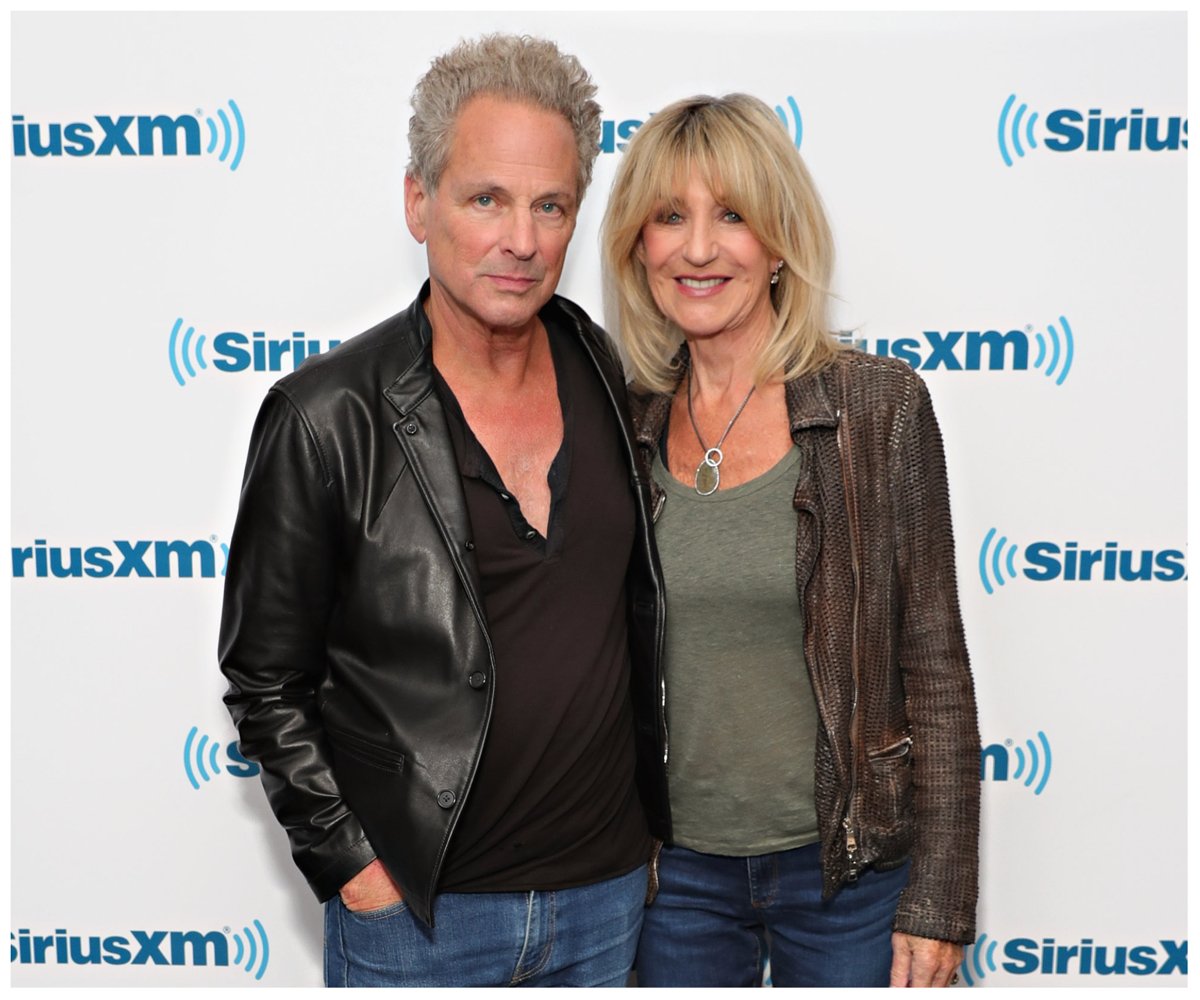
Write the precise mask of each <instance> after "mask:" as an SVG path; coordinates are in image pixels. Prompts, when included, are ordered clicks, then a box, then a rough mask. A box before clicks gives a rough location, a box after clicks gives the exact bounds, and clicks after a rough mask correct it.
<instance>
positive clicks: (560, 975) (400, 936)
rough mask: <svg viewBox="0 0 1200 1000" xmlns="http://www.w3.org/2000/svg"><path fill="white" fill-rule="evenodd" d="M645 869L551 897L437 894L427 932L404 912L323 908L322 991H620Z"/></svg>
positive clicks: (336, 902)
mask: <svg viewBox="0 0 1200 1000" xmlns="http://www.w3.org/2000/svg"><path fill="white" fill-rule="evenodd" d="M645 901H646V866H645V865H642V866H641V867H639V868H636V869H635V870H634V871H632V872H630V873H629V874H628V875H622V876H620V877H618V878H613V879H607V880H606V881H604V882H596V883H593V884H592V885H584V886H578V887H576V888H573V889H557V890H554V891H552V892H478V893H472V892H446V893H442V894H441V895H439V896H438V897H437V900H436V901H435V902H434V920H435V923H436V926H435V927H433V928H429V927H427V926H426V925H425V924H424V923H423V922H422V921H421V920H419V919H418V918H417V917H415V916H413V914H412V913H411V912H409V909H408V906H407V905H406V904H404V903H397V904H395V905H394V906H388V907H384V908H383V909H381V910H370V911H368V912H366V913H352V912H350V911H349V910H347V909H346V907H345V906H344V905H343V903H342V901H341V899H340V898H339V897H337V896H334V897H333V899H331V900H330V901H329V902H328V903H326V904H325V985H326V986H624V985H625V981H626V979H628V977H629V970H630V968H631V967H632V965H633V956H634V952H635V951H636V949H637V940H638V931H639V930H640V929H641V925H642V914H643V912H645Z"/></svg>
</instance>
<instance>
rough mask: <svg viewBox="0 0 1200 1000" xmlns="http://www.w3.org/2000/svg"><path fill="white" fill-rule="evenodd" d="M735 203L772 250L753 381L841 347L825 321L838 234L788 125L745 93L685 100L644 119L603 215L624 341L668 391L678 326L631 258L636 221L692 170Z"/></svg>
mask: <svg viewBox="0 0 1200 1000" xmlns="http://www.w3.org/2000/svg"><path fill="white" fill-rule="evenodd" d="M693 169H694V170H696V171H698V172H699V173H700V175H701V176H702V177H703V178H704V180H705V181H706V183H707V184H708V186H709V188H710V189H711V190H712V192H713V195H714V196H715V197H716V198H717V200H718V201H720V203H721V204H722V205H724V206H725V207H727V208H729V209H731V210H732V211H734V212H737V213H738V215H740V216H741V217H742V218H743V219H744V220H745V222H746V224H747V225H748V226H749V227H750V230H751V232H753V233H754V235H755V237H756V238H757V239H758V241H759V242H760V243H762V245H763V247H764V248H765V249H766V251H767V253H769V254H770V255H771V256H773V257H778V258H780V259H782V260H783V267H782V269H781V270H780V272H779V283H778V284H777V285H773V286H771V304H772V306H773V308H774V310H775V316H776V323H775V326H774V329H772V330H771V331H770V333H769V334H768V335H767V337H766V339H765V340H764V341H763V344H762V347H761V349H760V351H759V356H758V359H757V365H756V369H755V381H756V382H757V383H762V382H764V381H766V380H768V379H771V378H777V377H782V378H783V379H785V380H786V379H792V378H795V377H796V376H798V375H802V374H804V373H805V372H809V371H814V370H816V369H818V368H820V367H822V366H823V365H825V364H826V363H828V362H829V361H830V360H831V359H832V358H833V356H834V354H835V353H836V352H837V351H838V350H839V348H840V346H841V345H840V344H839V343H838V341H836V340H835V339H834V338H833V337H832V336H831V335H830V334H829V328H828V317H827V309H828V299H829V282H830V276H831V273H832V270H833V238H832V236H831V234H830V231H829V223H828V222H827V221H826V219H825V210H824V208H823V207H822V206H821V199H820V197H819V196H818V195H817V189H816V187H815V186H814V185H813V181H812V178H811V177H810V176H809V173H808V170H807V169H806V168H805V166H804V163H803V161H802V160H801V159H800V154H799V153H798V152H797V151H796V148H795V146H794V145H793V144H792V141H791V140H790V139H789V137H788V134H787V130H786V129H785V127H784V125H783V123H782V122H781V121H780V120H779V118H777V117H776V116H775V114H774V113H772V111H771V109H770V108H768V107H767V106H766V105H765V104H764V103H763V102H762V101H760V100H759V99H758V98H756V97H751V96H750V95H749V94H728V95H726V96H725V97H709V96H707V95H701V96H698V97H689V98H686V99H685V100H682V101H676V102H675V103H674V104H672V105H670V106H668V107H666V108H664V109H663V110H662V111H659V112H657V113H656V114H654V115H652V116H651V117H650V120H649V121H647V122H646V123H645V124H644V125H642V126H641V127H640V128H639V129H638V130H637V132H636V133H635V134H634V137H633V139H632V140H631V141H630V143H629V146H628V148H627V149H626V151H625V155H624V160H623V162H622V163H621V165H620V167H619V168H618V170H617V177H616V180H615V181H614V183H613V189H612V193H611V194H610V195H609V199H608V210H607V212H606V213H605V217H604V226H603V234H602V244H603V251H604V262H605V265H606V268H607V270H608V272H609V275H610V277H611V278H612V280H613V281H614V283H615V285H616V292H617V297H618V300H619V313H620V314H619V323H620V338H621V341H622V343H623V344H624V346H625V350H626V352H627V354H628V356H629V362H630V367H631V369H632V374H633V377H634V381H635V382H636V383H637V384H639V385H640V386H642V387H644V388H646V389H652V390H655V391H657V392H670V391H672V390H673V389H674V388H675V386H676V385H677V384H678V381H679V372H678V371H676V370H674V369H673V368H672V366H671V360H672V358H673V357H674V356H675V354H676V352H677V351H678V349H679V344H680V342H681V341H682V340H683V334H682V333H681V332H680V330H679V329H678V327H676V326H675V324H673V323H672V322H671V321H670V320H669V319H667V317H665V316H664V315H663V314H662V311H661V310H660V309H659V308H658V305H657V304H656V303H655V301H654V297H653V296H652V295H651V292H650V284H649V282H648V280H647V278H646V269H645V266H644V265H643V264H642V262H641V261H640V260H639V259H638V253H637V251H638V246H639V243H640V241H641V235H642V228H643V227H644V226H645V225H646V223H647V222H649V221H650V219H651V218H652V217H653V216H654V215H655V213H656V212H657V211H659V210H661V208H662V207H663V206H669V205H670V204H671V203H672V202H674V201H675V200H676V199H677V198H678V195H679V193H680V192H681V191H682V190H683V189H684V188H685V187H686V186H687V180H688V177H689V175H690V174H691V172H692V170H693Z"/></svg>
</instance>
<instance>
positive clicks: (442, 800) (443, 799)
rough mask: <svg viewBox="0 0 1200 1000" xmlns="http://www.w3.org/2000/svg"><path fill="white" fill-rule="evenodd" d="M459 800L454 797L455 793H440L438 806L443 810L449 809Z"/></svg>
mask: <svg viewBox="0 0 1200 1000" xmlns="http://www.w3.org/2000/svg"><path fill="white" fill-rule="evenodd" d="M457 801H458V800H457V799H456V798H455V797H454V793H453V792H450V791H445V792H438V797H437V804H438V805H439V806H441V807H442V808H443V809H449V808H450V807H451V806H452V805H454V803H455V802H457Z"/></svg>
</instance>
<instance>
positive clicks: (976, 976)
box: [961, 934, 1000, 986]
mask: <svg viewBox="0 0 1200 1000" xmlns="http://www.w3.org/2000/svg"><path fill="white" fill-rule="evenodd" d="M999 943H1000V942H999V941H989V940H988V936H987V935H986V934H980V935H979V937H977V938H976V939H975V943H974V944H973V945H970V946H969V947H968V948H967V952H966V954H965V955H964V956H963V960H962V966H961V968H962V975H963V981H964V982H965V983H966V984H967V985H968V986H974V985H975V983H976V982H978V981H979V980H981V979H983V977H984V976H986V975H987V974H988V973H989V972H995V971H996V946H997V945H998V944H999Z"/></svg>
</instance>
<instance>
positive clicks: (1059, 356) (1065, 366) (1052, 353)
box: [1033, 316, 1075, 385]
mask: <svg viewBox="0 0 1200 1000" xmlns="http://www.w3.org/2000/svg"><path fill="white" fill-rule="evenodd" d="M1058 323H1059V326H1061V327H1062V333H1061V335H1060V334H1059V332H1058V327H1056V326H1055V325H1054V324H1053V323H1049V324H1047V326H1046V333H1045V334H1041V333H1039V334H1037V335H1036V340H1037V357H1036V358H1034V359H1033V367H1034V368H1041V367H1042V363H1043V362H1044V361H1045V360H1046V356H1047V354H1049V358H1050V360H1049V364H1047V365H1046V370H1045V371H1044V372H1043V373H1042V374H1043V375H1045V376H1046V377H1047V378H1053V379H1054V384H1055V385H1062V384H1063V382H1064V381H1065V380H1066V377H1067V373H1068V372H1070V370H1071V362H1072V361H1074V360H1075V335H1074V334H1073V333H1072V332H1071V324H1070V323H1068V322H1067V317H1066V316H1059V317H1058ZM1047 341H1049V344H1050V347H1049V350H1047V347H1046V343H1047ZM1060 361H1061V362H1062V366H1061V367H1059V362H1060ZM1055 371H1057V372H1058V377H1057V378H1056V377H1055V375H1054V373H1055Z"/></svg>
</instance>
